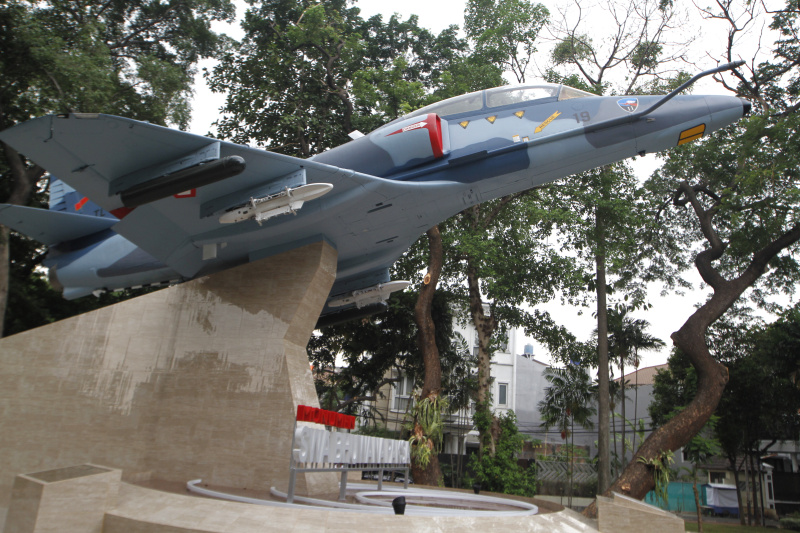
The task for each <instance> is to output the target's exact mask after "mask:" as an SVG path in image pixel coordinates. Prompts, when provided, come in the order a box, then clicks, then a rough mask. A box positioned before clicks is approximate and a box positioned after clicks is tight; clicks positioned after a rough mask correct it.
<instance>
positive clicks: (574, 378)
mask: <svg viewBox="0 0 800 533" xmlns="http://www.w3.org/2000/svg"><path fill="white" fill-rule="evenodd" d="M544 377H545V379H546V380H547V381H548V382H550V386H549V387H547V388H546V389H545V395H544V400H542V401H541V402H539V412H540V413H541V415H542V427H544V428H545V429H550V428H551V427H557V428H558V429H559V430H560V431H561V438H563V439H565V440H566V439H567V438H568V437H572V444H571V449H572V450H574V446H575V437H574V431H573V430H574V429H575V423H576V422H577V423H578V424H579V425H581V426H582V427H583V428H584V429H591V428H592V427H593V424H592V419H591V417H592V416H593V415H595V414H596V413H597V409H595V408H594V407H593V406H592V397H593V395H594V389H593V387H592V380H591V378H590V377H589V374H588V373H587V372H586V371H585V370H584V369H582V368H581V367H579V366H577V365H569V366H567V368H555V367H548V368H546V369H545V371H544ZM574 460H575V454H574V451H573V453H570V479H569V495H568V505H569V506H570V507H571V506H572V469H573V462H574Z"/></svg>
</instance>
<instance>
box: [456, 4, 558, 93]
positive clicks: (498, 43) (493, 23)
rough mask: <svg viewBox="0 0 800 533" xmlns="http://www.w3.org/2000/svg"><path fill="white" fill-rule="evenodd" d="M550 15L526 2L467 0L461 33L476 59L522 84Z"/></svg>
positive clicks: (545, 9)
mask: <svg viewBox="0 0 800 533" xmlns="http://www.w3.org/2000/svg"><path fill="white" fill-rule="evenodd" d="M549 16H550V12H549V11H548V10H547V8H546V7H545V6H544V5H542V4H534V3H532V2H527V1H525V0H470V1H469V2H468V3H467V7H466V9H465V11H464V30H465V31H466V33H467V37H468V38H469V39H470V40H471V41H473V42H474V43H475V55H476V56H477V57H480V58H485V60H486V61H488V62H490V63H492V64H494V65H497V66H498V67H500V68H501V69H502V70H504V71H510V72H511V73H512V74H514V77H515V78H516V81H517V83H525V76H526V74H527V72H528V67H529V65H530V63H531V61H532V59H533V54H535V53H536V51H537V50H536V40H537V38H538V36H539V32H540V31H541V30H542V28H543V27H544V25H545V24H546V23H547V19H548V17H549Z"/></svg>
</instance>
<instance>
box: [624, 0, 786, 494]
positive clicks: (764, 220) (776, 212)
mask: <svg viewBox="0 0 800 533" xmlns="http://www.w3.org/2000/svg"><path fill="white" fill-rule="evenodd" d="M720 6H721V9H722V13H721V14H720V16H721V17H723V18H725V17H731V18H729V19H728V20H730V22H731V24H732V26H731V27H732V28H733V29H732V34H731V39H730V40H729V41H728V44H729V48H728V50H727V55H728V56H732V55H733V54H734V53H735V52H734V50H733V48H732V46H733V44H734V43H735V42H737V39H736V38H735V37H736V32H738V31H739V29H738V27H736V26H734V25H733V24H735V22H734V20H733V18H732V17H733V16H734V15H733V14H731V13H730V12H729V11H725V9H726V8H729V7H731V6H730V4H722V3H721V4H720ZM756 7H757V6H756ZM797 14H798V10H797V3H796V2H788V3H787V5H786V9H784V10H781V11H779V12H776V13H773V14H772V19H773V21H772V26H771V27H772V28H773V29H774V30H775V31H778V32H780V36H779V38H778V40H777V41H776V42H775V44H774V48H773V57H772V60H770V61H765V62H761V63H759V64H758V65H755V64H751V65H750V67H749V69H750V73H749V75H745V72H743V71H736V72H735V74H734V75H735V78H736V79H737V81H738V85H737V90H738V92H739V94H740V95H742V96H748V97H749V98H750V99H751V100H752V101H754V102H755V103H756V104H757V109H756V111H757V112H756V113H755V114H754V116H752V117H751V118H748V119H747V120H742V121H740V123H739V124H737V125H736V126H733V127H729V128H728V129H726V130H725V131H723V132H721V133H720V134H718V135H715V136H714V137H712V138H709V139H708V140H707V141H706V142H702V143H697V144H693V145H686V146H683V147H680V148H678V149H677V150H674V151H673V152H671V153H670V154H669V155H668V159H667V162H666V164H665V166H664V168H663V169H662V170H661V171H660V172H659V173H658V174H657V175H656V176H655V177H654V178H653V181H652V182H651V183H650V187H651V188H652V189H653V190H660V191H662V192H661V194H663V195H664V196H666V195H667V194H668V192H667V191H671V194H670V196H669V198H671V205H672V206H673V207H674V208H675V209H676V210H678V213H676V215H673V217H672V218H671V223H673V224H674V225H675V226H676V227H677V228H679V230H676V231H682V232H683V234H684V235H686V236H687V238H688V237H692V238H694V241H690V242H687V244H688V245H687V247H686V248H687V249H689V250H692V252H693V253H694V254H696V255H695V257H694V262H695V265H696V268H697V270H698V272H699V273H700V275H701V277H702V279H703V281H704V282H705V283H706V284H707V285H708V286H709V287H710V289H711V290H712V294H711V296H710V297H709V299H708V300H707V301H706V302H705V303H704V304H703V305H702V306H701V307H700V308H699V309H697V311H696V312H695V313H694V314H692V315H691V316H690V317H689V319H688V320H687V321H686V322H685V323H684V325H683V326H682V327H681V328H680V329H679V330H678V331H676V332H674V333H673V334H672V340H673V342H674V343H675V345H676V346H677V347H678V348H680V350H681V351H682V352H683V353H684V354H685V355H686V356H687V358H688V359H689V360H690V362H691V364H692V366H693V367H694V368H695V371H696V373H697V394H696V395H695V396H694V398H693V399H692V400H691V402H690V403H689V404H688V406H687V407H686V408H685V409H684V410H683V411H681V412H680V413H679V414H677V415H676V416H675V417H674V418H672V419H671V420H670V421H668V422H667V423H666V424H664V425H663V426H661V427H660V428H658V429H657V430H656V431H654V432H653V433H651V434H650V436H649V437H648V439H647V440H646V441H645V442H644V443H643V445H642V446H641V447H640V448H639V450H638V451H637V455H638V456H642V457H644V458H645V459H650V458H654V457H656V456H658V455H660V454H661V453H663V452H664V451H665V450H676V449H677V448H679V447H681V446H683V445H685V444H686V443H687V442H688V441H689V440H690V439H691V437H692V436H693V435H695V434H697V432H699V431H700V429H701V428H702V427H703V426H704V425H705V424H706V422H707V421H708V419H709V417H710V416H711V414H712V413H713V412H714V410H715V408H716V407H717V404H718V403H719V401H720V399H721V398H722V395H723V391H724V390H725V386H726V383H727V382H728V379H729V369H728V368H726V367H725V366H724V365H723V364H722V363H720V362H718V361H716V360H715V359H714V357H713V355H712V354H711V352H710V350H709V345H708V343H707V340H706V336H707V334H708V331H709V328H710V327H711V325H712V324H714V322H716V321H717V320H718V319H720V318H721V317H722V316H723V315H724V313H725V312H726V311H728V310H729V309H730V308H731V307H732V306H733V305H734V304H735V303H736V302H737V300H738V299H739V298H740V297H741V296H742V295H743V294H744V293H745V291H747V290H748V289H751V288H752V289H755V290H751V291H750V293H751V294H752V295H753V297H754V298H755V299H756V301H758V302H761V303H765V302H766V300H765V296H766V295H768V294H771V293H774V292H775V291H777V290H779V289H780V288H782V287H787V286H789V284H790V283H792V282H793V280H795V279H796V276H797V272H798V263H797V260H796V252H797V247H796V243H797V241H798V240H800V224H798V223H797V222H796V220H797V209H798V203H797V190H798V189H797V183H798V181H797V180H798V177H799V176H798V168H800V166H798V161H797V157H798V150H797V142H798V136H797V134H796V132H797V121H798V118H797V116H796V115H797V114H796V113H793V112H792V111H793V110H794V108H795V106H796V105H797V102H798V97H800V94H799V93H798V86H797V82H796V80H797V79H798V65H800V55H798V51H800V50H798V48H797V44H796V41H795V40H794V39H793V38H791V37H789V36H790V35H793V34H794V33H793V32H796V31H797V29H798V28H797ZM734 30H735V31H734ZM676 182H678V183H679V186H678V187H677V188H676V187H675V186H674V184H675V183H676ZM659 187H660V189H659ZM698 242H699V243H702V248H701V249H699V250H698V248H697V247H693V245H694V246H696V243H698ZM652 484H653V481H652V478H651V477H650V476H649V475H648V473H647V470H646V468H645V467H644V465H641V464H640V463H631V464H629V465H628V468H627V469H626V470H625V471H624V472H623V473H622V475H621V476H620V478H619V479H618V480H617V481H616V482H615V484H614V485H613V486H612V488H611V489H610V490H615V491H621V492H623V493H625V494H629V495H631V496H633V497H637V498H641V497H643V496H644V494H646V492H647V491H648V490H649V489H650V487H652Z"/></svg>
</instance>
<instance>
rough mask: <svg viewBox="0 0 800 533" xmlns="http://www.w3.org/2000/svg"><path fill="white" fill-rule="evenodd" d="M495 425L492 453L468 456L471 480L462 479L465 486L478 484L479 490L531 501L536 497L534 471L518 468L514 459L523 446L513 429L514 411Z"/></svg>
mask: <svg viewBox="0 0 800 533" xmlns="http://www.w3.org/2000/svg"><path fill="white" fill-rule="evenodd" d="M487 422H488V421H487ZM498 422H499V426H500V427H499V429H500V431H499V438H498V440H497V450H496V452H495V453H494V454H493V455H489V454H484V455H479V454H472V456H471V457H470V460H469V467H468V469H469V470H470V471H471V472H472V473H473V476H474V477H468V478H466V484H467V485H468V486H471V485H473V484H474V483H479V484H480V488H481V490H489V491H492V492H500V493H503V494H516V495H519V496H527V497H529V498H530V497H533V496H534V495H535V494H536V470H535V467H534V465H530V466H529V467H528V468H522V467H521V466H520V465H519V464H518V463H517V456H518V455H519V453H520V452H521V451H522V448H523V446H524V444H525V439H524V438H523V436H522V435H520V433H519V428H517V416H516V415H515V414H514V411H508V412H507V413H505V414H503V415H500V417H499V418H498Z"/></svg>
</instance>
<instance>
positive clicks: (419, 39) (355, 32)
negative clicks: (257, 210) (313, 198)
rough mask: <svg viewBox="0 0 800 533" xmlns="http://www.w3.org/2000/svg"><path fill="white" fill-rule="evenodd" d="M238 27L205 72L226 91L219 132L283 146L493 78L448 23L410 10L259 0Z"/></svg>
mask: <svg viewBox="0 0 800 533" xmlns="http://www.w3.org/2000/svg"><path fill="white" fill-rule="evenodd" d="M242 26H243V29H244V30H245V37H244V39H243V41H242V43H241V46H239V47H238V48H236V49H233V48H231V49H229V50H228V52H227V53H226V54H224V55H223V57H222V58H221V59H220V63H219V65H218V66H216V67H215V68H214V69H213V71H212V72H210V73H208V80H209V85H210V87H211V89H212V90H213V91H216V92H224V93H226V94H227V95H228V98H227V101H226V104H225V107H224V109H223V116H222V117H221V118H220V119H219V121H218V122H217V126H218V130H219V134H220V135H221V136H222V137H225V138H230V139H232V140H234V141H235V142H240V143H249V142H255V143H257V144H259V145H262V146H268V147H269V148H270V149H271V150H273V151H277V152H281V153H286V154H290V155H297V156H303V157H308V156H311V155H313V154H316V153H319V152H321V151H323V150H325V149H328V148H331V147H334V146H338V145H340V144H342V143H344V142H347V141H348V140H349V138H348V136H347V135H348V134H349V133H350V132H351V131H353V130H356V129H357V130H361V131H364V132H368V131H371V130H373V129H375V128H377V127H378V126H380V125H382V124H384V123H385V122H387V121H389V120H393V119H395V118H397V117H398V116H400V115H402V114H404V113H407V112H409V111H411V110H413V109H416V108H419V107H421V106H423V105H426V104H428V103H431V102H432V101H435V100H438V99H441V98H445V97H449V96H455V94H452V92H451V91H453V90H454V88H455V90H458V91H462V92H466V90H475V89H477V88H483V87H475V85H483V84H485V83H493V82H495V81H496V80H497V79H499V74H498V73H497V72H495V73H494V74H490V75H487V73H486V72H485V69H483V70H484V71H481V70H482V69H479V68H478V66H477V65H475V64H472V63H469V62H467V61H466V57H467V56H466V50H467V43H466V41H465V40H463V39H461V38H459V37H458V34H457V28H456V27H450V28H447V29H445V30H443V31H442V32H440V33H439V34H438V35H435V34H433V33H432V32H430V31H429V30H427V29H424V28H421V27H420V26H419V24H418V19H417V17H416V16H411V17H409V18H408V20H401V19H399V18H398V17H397V16H392V17H390V18H389V20H388V21H386V22H384V21H383V19H382V17H381V16H379V15H378V16H374V17H371V18H369V19H368V20H365V19H363V18H362V17H361V16H360V11H359V9H358V8H357V7H350V6H348V2H347V1H346V0H333V1H327V2H322V3H315V2H311V1H309V0H266V1H263V2H260V3H256V4H253V5H252V7H251V8H250V9H248V11H247V13H246V15H245V20H244V22H243V25H242ZM468 63H469V65H468ZM473 72H475V74H473ZM490 80H491V81H490ZM456 94H461V92H458V93H456Z"/></svg>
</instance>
